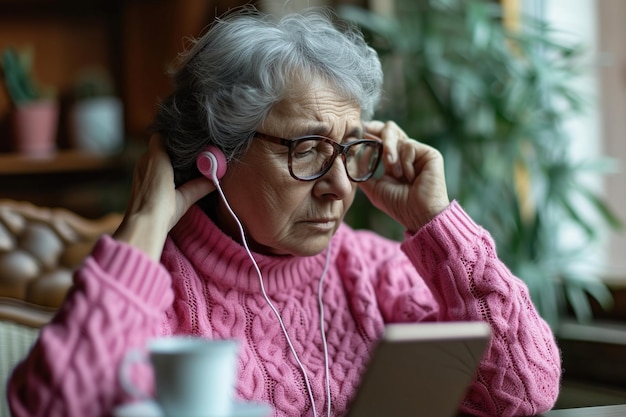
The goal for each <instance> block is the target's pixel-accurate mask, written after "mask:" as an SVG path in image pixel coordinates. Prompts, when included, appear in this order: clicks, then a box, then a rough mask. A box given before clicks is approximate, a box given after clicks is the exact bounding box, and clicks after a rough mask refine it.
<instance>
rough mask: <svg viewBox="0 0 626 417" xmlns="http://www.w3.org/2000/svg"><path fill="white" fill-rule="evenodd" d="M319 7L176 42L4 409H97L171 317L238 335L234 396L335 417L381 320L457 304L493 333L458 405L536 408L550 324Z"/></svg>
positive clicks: (221, 24) (417, 317)
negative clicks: (213, 158) (118, 193)
mask: <svg viewBox="0 0 626 417" xmlns="http://www.w3.org/2000/svg"><path fill="white" fill-rule="evenodd" d="M332 19H333V17H332V16H329V13H327V12H322V13H319V12H312V11H311V12H304V13H300V14H292V15H289V16H287V17H284V18H282V19H280V20H278V21H276V20H273V19H271V18H270V17H268V16H264V15H262V14H260V13H258V12H256V11H252V10H250V9H247V10H244V11H240V12H237V13H231V14H230V15H229V16H226V17H224V18H222V19H220V20H218V21H217V22H216V23H214V24H213V25H212V26H211V28H210V30H208V31H207V32H206V34H204V35H203V36H202V37H201V38H200V39H198V40H197V41H196V42H195V43H194V44H193V46H192V48H191V49H190V50H189V51H188V52H186V53H185V54H184V55H183V56H182V61H181V65H180V67H179V69H178V71H177V72H176V74H175V90H174V92H173V93H172V95H171V96H170V97H169V98H167V99H166V100H165V101H164V102H163V103H162V104H161V106H160V109H159V112H158V114H157V116H156V121H155V132H156V133H155V136H154V138H153V139H152V140H151V142H150V146H149V150H148V152H147V153H146V154H145V155H144V156H143V157H142V158H141V159H140V160H139V162H138V164H137V167H136V170H135V178H134V182H133V189H132V196H131V199H130V203H129V207H128V210H127V212H126V215H125V218H124V221H123V222H122V224H121V226H120V228H119V230H118V231H117V232H116V233H115V234H114V236H103V237H102V238H101V239H100V240H99V242H98V244H97V246H96V247H95V248H94V250H93V253H92V254H91V256H90V257H89V258H87V259H86V261H85V263H84V265H83V266H82V267H81V269H80V270H78V271H77V273H76V276H75V285H74V287H73V289H72V291H71V292H70V294H69V296H68V298H67V300H66V302H65V305H64V307H63V308H62V309H61V310H60V312H59V313H58V315H57V316H56V317H55V318H54V320H53V322H52V323H51V324H50V325H48V326H47V327H46V328H44V329H43V331H42V332H41V336H40V338H39V340H38V342H37V344H36V346H35V348H34V349H33V350H32V352H31V353H30V355H29V357H28V358H27V359H26V360H25V361H24V362H23V363H22V364H21V365H20V366H19V367H18V368H17V370H16V371H15V372H14V374H13V377H12V380H11V382H10V387H9V400H10V405H11V409H12V411H13V413H14V415H15V416H16V417H21V416H47V417H50V416H66V417H67V416H77V417H78V416H80V417H88V416H101V415H106V414H107V413H110V412H111V410H112V409H113V407H115V406H117V405H119V404H122V403H124V402H126V401H129V400H130V398H127V396H126V395H125V394H124V391H123V390H122V389H121V388H120V386H119V382H118V380H117V376H116V375H117V369H118V367H119V364H120V362H121V360H122V359H123V357H124V355H125V353H126V352H127V351H128V350H129V349H131V348H137V347H140V348H141V347H143V346H145V343H146V341H147V340H148V339H149V338H152V337H154V336H158V335H171V334H192V335H202V336H204V337H207V338H220V339H221V338H234V339H236V340H238V341H239V343H240V350H239V352H240V360H239V380H238V384H237V395H238V397H239V398H240V399H241V400H255V401H262V402H266V403H269V404H271V405H272V407H273V409H274V415H276V416H315V415H322V414H329V415H333V416H341V415H343V414H345V413H346V411H347V409H348V408H349V404H350V401H351V399H352V398H353V395H354V394H355V386H357V385H358V382H359V378H360V376H361V374H362V372H363V371H364V369H365V367H366V364H367V362H368V359H369V355H370V353H371V352H372V348H373V346H374V345H375V343H376V341H377V340H379V339H380V337H381V334H382V331H383V328H384V326H385V324H386V323H393V322H421V321H469V320H480V321H484V322H487V323H488V324H489V325H490V326H491V329H492V333H493V335H492V341H491V343H490V345H489V348H488V349H489V350H488V352H487V354H486V355H485V357H484V359H483V361H482V363H481V365H480V367H479V370H478V373H477V376H476V378H475V380H474V381H473V383H472V384H471V386H470V387H469V390H468V391H467V394H466V397H465V399H464V400H463V402H462V404H461V408H462V411H463V412H466V413H470V414H472V415H476V416H521V415H533V414H537V413H540V412H543V411H545V410H548V409H550V408H551V406H552V405H553V404H554V401H555V398H556V396H557V393H558V388H559V378H560V359H559V351H558V348H557V346H556V344H555V341H554V338H553V335H552V333H551V331H550V329H549V327H548V326H547V325H546V323H545V322H544V321H543V320H542V319H541V318H540V317H539V316H538V314H537V312H536V311H535V309H534V308H533V304H532V302H531V300H530V299H529V296H528V292H527V289H526V287H525V285H524V284H523V283H522V282H521V281H520V280H519V279H517V278H516V277H514V276H512V274H511V273H510V271H509V270H508V269H507V268H506V267H505V265H503V264H502V263H501V262H500V261H499V260H498V258H497V256H496V250H495V247H494V244H493V241H492V239H491V238H490V236H489V234H488V233H487V232H486V231H485V230H483V229H482V228H480V227H479V226H478V225H476V224H475V223H474V222H473V221H472V220H471V219H470V218H469V217H468V216H467V214H466V213H465V212H464V211H463V209H462V208H461V207H460V206H459V204H457V203H456V202H450V201H449V200H448V196H447V192H446V185H445V182H444V168H443V165H444V164H443V160H442V157H441V155H440V154H439V153H438V152H437V151H436V150H435V149H433V148H431V147H429V146H427V145H424V144H422V143H420V142H419V141H416V140H413V139H409V138H408V137H407V135H406V134H405V133H404V132H403V131H402V129H401V128H400V127H398V126H397V125H396V124H395V123H393V122H391V121H390V122H381V121H372V120H371V117H372V115H373V112H374V108H375V105H376V104H377V101H378V99H379V94H380V89H381V84H382V72H381V66H380V62H379V59H378V57H377V55H376V53H375V52H374V51H373V50H372V49H371V48H370V47H368V46H367V45H366V44H365V42H364V40H363V37H362V35H361V34H360V33H359V32H358V31H357V30H356V29H354V28H349V27H348V28H342V29H338V28H337V27H336V26H333V24H332V23H331V21H332ZM159 138H161V139H159ZM207 145H213V146H215V147H216V148H217V149H218V150H219V151H221V152H222V153H223V154H224V155H225V157H224V158H225V161H221V162H222V164H223V163H224V162H227V167H224V166H222V167H220V168H221V169H222V170H223V169H224V168H226V172H225V174H224V175H223V177H222V179H221V180H220V189H219V190H218V191H221V192H223V195H222V194H220V192H214V191H215V190H216V184H217V182H216V181H215V182H214V180H213V179H212V178H211V175H208V178H207V177H205V176H204V175H201V174H200V172H199V171H198V168H197V166H196V159H197V157H198V155H199V154H201V152H202V151H203V150H204V148H205V147H206V146H207ZM217 153H219V152H217ZM379 165H380V168H381V171H383V172H381V173H380V174H378V175H373V174H374V172H375V170H376V168H377V167H378V166H379ZM357 187H360V188H361V190H363V191H364V193H365V194H366V195H367V197H368V198H369V200H370V201H371V202H372V204H374V205H375V206H376V207H377V208H379V209H380V210H382V211H383V212H385V213H387V214H388V215H389V216H391V217H392V218H394V219H395V220H397V221H398V222H399V223H401V224H402V225H403V226H404V227H405V229H406V234H405V238H404V241H403V242H402V243H399V242H394V241H389V240H386V239H384V238H382V237H380V236H377V235H376V234H374V233H372V232H370V231H356V230H352V229H351V228H350V227H349V226H347V225H346V224H344V223H343V222H342V221H343V218H344V215H345V213H346V211H347V210H348V209H349V207H350V205H351V204H352V202H353V199H354V196H355V192H356V190H357ZM231 209H232V213H231V211H230V210H231ZM239 222H240V224H241V226H242V228H241V229H240V227H239ZM248 248H249V250H250V253H248ZM256 267H258V272H257V270H256ZM321 281H323V282H321ZM318 297H319V300H318ZM318 301H319V304H318ZM273 307H275V310H276V313H277V314H275V313H274V312H273V311H272V308H273ZM320 308H323V311H325V313H324V314H325V315H324V317H325V320H323V322H322V323H320V317H321V314H320ZM279 318H280V319H281V320H282V322H283V324H284V327H285V331H283V330H282V329H281V323H280V320H279ZM320 324H321V325H322V326H320ZM320 327H322V328H323V329H324V334H322V332H321V330H320ZM288 340H289V341H290V342H292V343H293V351H291V349H290V347H289V344H290V343H288ZM326 348H327V355H326V356H325V353H324V352H325V350H326ZM296 358H299V360H296ZM300 361H301V363H302V366H300V364H299V362H300ZM326 369H328V372H326ZM138 377H139V378H141V376H138ZM326 378H328V380H327V379H326ZM144 382H145V384H147V385H148V386H149V385H150V384H152V381H150V380H149V376H145V381H144ZM327 384H328V385H327Z"/></svg>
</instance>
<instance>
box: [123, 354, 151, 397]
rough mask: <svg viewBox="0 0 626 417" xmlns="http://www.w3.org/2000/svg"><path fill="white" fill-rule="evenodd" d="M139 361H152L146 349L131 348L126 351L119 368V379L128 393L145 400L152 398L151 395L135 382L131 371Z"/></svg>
mask: <svg viewBox="0 0 626 417" xmlns="http://www.w3.org/2000/svg"><path fill="white" fill-rule="evenodd" d="M139 362H144V363H150V362H149V360H148V356H147V354H146V353H145V352H144V351H142V350H139V349H130V350H129V351H128V352H126V354H125V355H124V358H123V359H122V363H121V364H120V367H119V370H118V379H119V382H120V385H121V386H122V388H123V389H124V391H125V392H126V394H128V395H130V396H131V397H133V398H135V399H137V400H140V401H144V400H148V399H150V398H151V396H150V394H149V393H147V392H146V391H144V390H142V389H141V388H139V387H137V386H136V385H135V384H134V383H133V381H132V378H131V372H130V370H131V368H132V367H133V365H134V364H136V363H139Z"/></svg>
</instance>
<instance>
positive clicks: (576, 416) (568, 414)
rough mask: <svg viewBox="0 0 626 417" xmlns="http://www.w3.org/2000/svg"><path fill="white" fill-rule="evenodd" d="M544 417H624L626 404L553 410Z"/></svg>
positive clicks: (543, 416) (543, 415)
mask: <svg viewBox="0 0 626 417" xmlns="http://www.w3.org/2000/svg"><path fill="white" fill-rule="evenodd" d="M541 416H542V417H624V416H626V404H620V405H606V406H601V407H583V408H567V409H563V410H552V411H548V412H547V413H545V414H542V415H541Z"/></svg>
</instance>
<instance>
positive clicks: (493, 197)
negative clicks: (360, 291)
mask: <svg viewBox="0 0 626 417" xmlns="http://www.w3.org/2000/svg"><path fill="white" fill-rule="evenodd" d="M395 6H396V13H395V15H394V16H382V15H378V14H375V13H374V12H371V11H368V10H365V9H362V8H358V7H353V6H346V7H342V8H340V9H339V12H340V14H341V15H342V16H343V17H344V18H346V19H348V20H350V21H352V22H354V23H356V24H358V25H359V26H360V27H361V28H362V29H363V31H364V32H365V33H366V36H368V38H369V41H370V44H371V45H373V46H374V47H375V48H376V49H377V50H378V52H379V53H380V55H381V57H382V60H383V65H384V66H385V72H386V75H387V81H386V82H387V85H386V88H385V90H386V94H387V97H385V98H384V100H383V105H382V108H381V109H380V113H379V115H378V116H379V117H380V118H383V119H386V118H389V119H394V120H396V121H398V122H399V124H400V125H401V126H403V127H404V128H405V129H406V131H407V133H408V134H409V136H410V137H413V138H417V139H419V140H420V141H423V142H425V143H428V144H430V145H433V146H434V147H436V148H437V149H439V150H440V151H441V152H442V154H443V156H444V158H445V161H446V175H447V178H446V179H447V183H448V189H449V193H450V196H451V198H454V199H457V200H458V201H459V202H460V203H461V204H462V205H463V206H464V208H465V209H466V210H467V211H468V213H469V214H470V215H471V216H472V217H473V218H474V219H475V220H476V221H477V222H478V223H479V224H481V225H483V226H484V227H485V228H486V229H487V230H489V231H490V232H491V234H492V235H493V237H494V239H495V241H496V245H497V248H498V254H499V256H500V257H501V259H503V261H504V262H505V263H506V264H507V266H508V267H509V268H510V269H511V270H512V271H513V272H514V273H515V274H516V275H517V276H519V277H520V278H522V279H523V280H524V281H525V282H526V283H527V285H528V287H529V290H530V293H531V297H532V299H533V301H534V303H535V304H536V306H537V308H538V310H539V312H540V313H541V314H542V316H543V317H544V318H546V319H547V321H548V322H549V323H551V325H553V326H556V325H557V323H558V321H559V318H560V317H561V316H562V315H563V314H564V313H565V312H566V311H569V310H570V309H573V311H574V313H575V315H576V317H577V318H578V319H579V320H587V319H590V318H591V309H590V303H589V296H591V297H593V298H595V299H597V300H598V301H599V303H600V304H601V305H603V306H605V307H606V306H609V305H610V303H611V296H610V292H609V291H608V289H607V287H606V286H605V285H604V284H603V283H602V281H601V280H600V279H599V278H598V277H597V276H595V275H593V274H590V273H589V269H588V268H584V266H583V267H582V268H581V263H580V259H588V258H584V257H581V254H585V253H586V251H588V250H589V248H590V247H593V244H594V242H595V241H596V240H597V238H599V237H600V236H601V233H600V231H602V230H606V229H607V226H608V227H611V228H614V229H615V228H619V227H621V222H620V220H619V219H618V218H616V216H615V215H614V214H613V213H612V212H611V211H610V210H609V209H608V207H607V205H606V204H605V203H604V201H603V200H602V198H601V197H600V196H599V195H598V194H597V193H596V192H595V190H593V189H591V188H590V187H589V186H588V185H586V183H585V182H584V181H583V180H581V174H584V173H588V172H590V171H591V172H593V171H594V170H596V171H595V172H598V170H602V169H603V168H606V167H607V164H606V163H605V161H600V162H598V161H575V160H573V158H572V157H571V145H572V141H571V138H570V137H568V135H567V134H565V132H564V131H563V129H562V125H563V123H564V122H565V121H566V120H567V119H568V118H570V117H576V115H579V114H581V112H582V111H584V100H585V97H584V96H582V95H581V94H580V93H579V92H578V91H576V90H575V89H574V87H573V86H572V81H573V80H575V79H576V77H577V76H578V75H579V74H580V68H581V61H580V57H581V53H582V52H583V49H582V48H581V47H580V46H579V45H570V44H565V43H562V42H560V41H556V40H555V37H554V36H552V35H553V33H552V32H551V31H550V28H549V27H548V26H547V25H546V24H545V23H544V22H541V21H537V20H534V21H530V20H528V19H526V20H525V23H526V27H524V29H523V30H520V31H516V32H512V31H509V30H507V28H506V27H505V26H504V25H503V24H502V21H503V15H502V10H501V6H500V5H499V4H497V3H496V2H493V1H479V0H396V2H395ZM357 203H358V201H357ZM349 220H351V221H353V222H355V223H356V225H357V226H361V227H376V225H372V223H371V219H370V217H369V212H368V206H367V205H366V204H363V205H362V206H361V207H357V209H356V210H355V211H353V215H352V218H350V219H349ZM374 221H377V219H375V220H374ZM384 227H385V228H386V229H383V230H381V231H383V232H385V231H389V230H390V229H389V227H390V225H389V224H385V225H384ZM565 227H567V228H570V229H572V228H573V229H576V231H577V232H579V234H580V235H582V239H580V240H579V242H577V243H578V245H577V246H576V247H571V245H570V246H566V245H563V241H562V239H561V238H560V236H562V233H563V231H564V228H565ZM379 230H380V229H379ZM391 230H392V235H393V236H399V235H398V229H397V228H395V229H394V228H392V229H391Z"/></svg>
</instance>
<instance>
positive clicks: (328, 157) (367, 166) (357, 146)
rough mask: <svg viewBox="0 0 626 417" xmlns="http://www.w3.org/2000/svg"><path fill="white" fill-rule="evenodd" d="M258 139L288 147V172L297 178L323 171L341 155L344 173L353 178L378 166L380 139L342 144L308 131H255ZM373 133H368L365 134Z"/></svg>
mask: <svg viewBox="0 0 626 417" xmlns="http://www.w3.org/2000/svg"><path fill="white" fill-rule="evenodd" d="M254 135H255V136H256V137H258V138H259V139H262V140H265V141H268V142H272V143H277V144H279V145H283V146H286V147H288V148H289V158H288V163H289V173H290V174H291V176H292V177H293V178H295V179H297V180H300V181H313V180H316V179H318V178H320V177H322V176H323V175H325V174H326V173H327V172H328V171H329V170H330V167H331V166H332V165H333V163H334V162H335V159H336V158H337V156H338V155H341V157H342V159H343V163H344V166H345V168H346V174H348V178H350V180H352V181H354V182H363V181H367V180H368V179H370V177H371V176H372V175H373V174H374V171H376V168H378V164H379V163H380V158H381V156H382V154H383V143H382V142H381V141H380V140H374V139H357V140H355V141H352V142H349V143H346V144H341V143H337V142H335V141H334V140H332V139H329V138H327V137H324V136H318V135H311V136H302V137H298V138H295V139H284V138H278V137H276V136H271V135H266V134H265V133H259V132H256V133H255V134H254ZM366 136H370V137H373V136H371V135H367V134H366Z"/></svg>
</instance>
